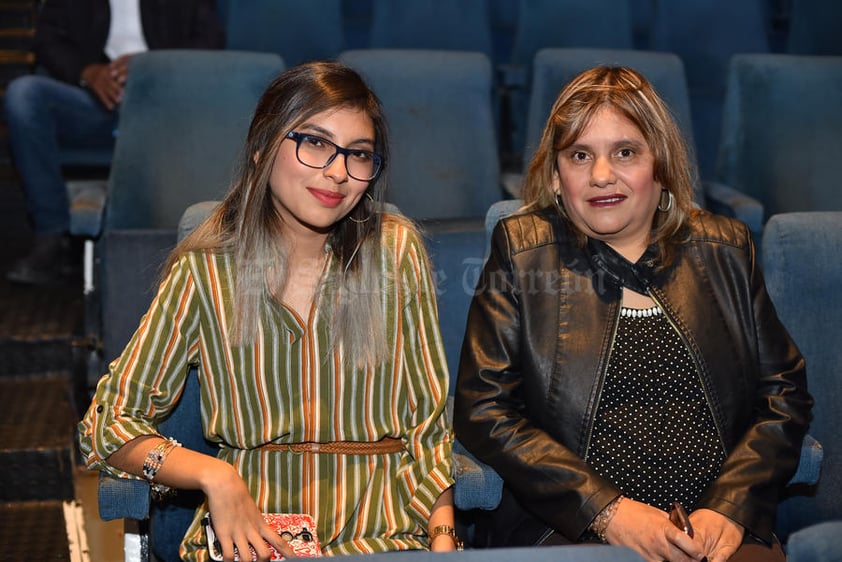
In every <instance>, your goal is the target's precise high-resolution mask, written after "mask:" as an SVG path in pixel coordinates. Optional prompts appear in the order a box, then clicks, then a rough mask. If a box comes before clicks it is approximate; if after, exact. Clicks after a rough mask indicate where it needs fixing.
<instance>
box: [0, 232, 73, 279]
mask: <svg viewBox="0 0 842 562" xmlns="http://www.w3.org/2000/svg"><path fill="white" fill-rule="evenodd" d="M71 254H72V252H71V247H70V238H69V237H68V236H65V235H61V234H42V235H36V236H35V240H34V242H33V244H32V250H31V251H30V252H29V255H28V256H26V257H24V258H21V259H20V260H18V261H17V262H15V264H14V265H13V266H12V267H11V268H10V269H9V270H8V271H7V272H6V279H8V280H9V281H11V282H13V283H22V284H26V285H51V284H53V283H57V282H59V281H61V280H62V279H63V277H64V276H65V275H66V273H67V271H68V268H69V266H70V265H71V264H70V260H71Z"/></svg>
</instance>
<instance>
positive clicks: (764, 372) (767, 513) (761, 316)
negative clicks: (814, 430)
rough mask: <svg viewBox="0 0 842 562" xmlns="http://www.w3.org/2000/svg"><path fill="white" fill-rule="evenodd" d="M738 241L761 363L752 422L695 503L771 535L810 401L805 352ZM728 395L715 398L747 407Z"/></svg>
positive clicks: (797, 453) (794, 466) (766, 536)
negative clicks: (743, 260) (745, 265)
mask: <svg viewBox="0 0 842 562" xmlns="http://www.w3.org/2000/svg"><path fill="white" fill-rule="evenodd" d="M743 239H744V240H745V241H746V242H745V244H744V245H743V247H744V248H747V254H748V255H747V261H748V267H746V268H744V269H742V271H745V272H746V273H747V278H745V279H743V283H744V284H745V285H746V286H747V291H748V298H747V301H748V302H749V303H750V306H751V311H750V312H748V313H747V314H748V315H751V318H748V319H746V321H745V325H746V326H753V327H754V333H753V334H751V333H750V334H747V336H748V338H749V339H753V340H754V341H756V346H757V347H756V349H757V357H756V361H757V365H758V366H757V369H756V371H755V372H757V378H756V380H754V381H749V384H753V391H754V392H753V397H754V402H753V404H751V409H752V411H751V416H750V417H751V421H750V422H749V424H748V426H747V428H746V430H745V432H744V433H743V434H742V435H741V436H740V437H739V438H738V439H737V441H736V442H735V444H734V446H733V448H732V449H731V451H730V452H729V454H728V457H727V459H726V460H725V463H724V465H723V466H722V469H721V470H720V473H719V476H718V477H717V479H716V480H715V481H714V482H713V483H712V484H711V485H710V486H709V487H708V489H707V490H706V491H705V492H704V494H703V495H702V497H701V498H700V500H699V502H698V503H697V507H706V508H709V509H712V510H714V511H718V512H720V513H723V514H725V515H727V516H728V517H730V518H731V519H733V520H735V521H737V522H739V523H740V524H742V525H743V526H744V527H745V528H746V530H747V532H749V533H751V534H753V535H755V536H757V537H759V538H761V539H763V540H766V541H770V540H771V538H772V533H773V531H774V521H775V513H776V509H777V505H778V502H779V501H780V499H781V497H780V496H781V492H782V490H783V489H784V487H785V486H786V483H787V482H788V481H789V479H790V478H791V477H792V475H793V474H794V473H795V471H796V469H797V467H798V461H799V458H800V448H799V445H800V443H801V441H802V440H803V437H804V434H805V433H806V432H807V428H808V425H809V423H810V419H811V408H812V404H813V399H812V397H811V396H810V394H809V393H808V391H807V379H806V371H805V363H804V358H803V357H802V355H801V353H800V352H799V350H798V348H797V347H796V345H795V343H794V342H793V341H792V339H791V338H790V336H789V334H788V332H787V331H786V328H785V327H784V326H783V325H782V323H781V321H780V320H779V319H778V316H777V312H776V311H775V307H774V305H773V304H772V301H771V300H770V298H769V295H768V294H767V292H766V286H765V283H764V281H763V277H762V274H761V272H760V270H759V268H758V267H757V263H756V256H755V251H754V245H753V243H752V242H751V239H750V235H749V234H748V231H747V229H746V230H745V232H744V233H743ZM734 270H735V271H736V270H737V269H734ZM734 310H735V311H736V310H740V308H739V307H737V306H735V307H734ZM728 399H729V397H728V396H720V400H721V401H722V404H723V408H725V409H734V408H738V407H742V409H743V410H745V406H741V405H738V404H728V402H727V401H728Z"/></svg>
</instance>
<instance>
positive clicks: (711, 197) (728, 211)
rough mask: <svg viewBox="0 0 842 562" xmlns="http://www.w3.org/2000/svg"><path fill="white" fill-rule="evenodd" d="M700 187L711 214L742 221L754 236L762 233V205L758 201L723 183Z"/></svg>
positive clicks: (705, 184) (703, 183)
mask: <svg viewBox="0 0 842 562" xmlns="http://www.w3.org/2000/svg"><path fill="white" fill-rule="evenodd" d="M702 187H703V189H704V193H705V199H706V203H707V205H706V206H707V208H708V209H710V210H711V212H713V213H716V214H718V215H725V216H728V217H733V218H735V219H738V220H741V221H743V222H744V223H746V224H747V225H748V227H749V229H750V230H751V232H752V234H753V235H755V236H758V235H759V234H760V233H761V232H762V231H763V204H762V203H761V202H760V201H758V200H757V199H755V198H753V197H751V196H749V195H746V194H745V193H743V192H741V191H738V190H736V189H734V188H733V187H731V186H728V185H725V184H724V183H718V182H713V181H705V182H702Z"/></svg>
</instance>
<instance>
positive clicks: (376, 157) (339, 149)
mask: <svg viewBox="0 0 842 562" xmlns="http://www.w3.org/2000/svg"><path fill="white" fill-rule="evenodd" d="M284 138H285V139H290V140H293V141H295V158H296V159H298V161H299V162H300V163H301V164H303V165H304V166H307V167H308V168H313V169H314V170H324V169H325V168H327V167H328V166H330V165H331V164H333V161H334V160H336V156H337V155H338V154H341V155H342V156H344V157H345V171H346V172H347V173H348V176H349V177H351V178H353V179H355V180H357V181H374V180H375V179H377V176H379V175H380V172H382V171H383V162H384V161H385V158H383V155H381V154H378V153H376V152H374V151H373V150H362V149H359V148H345V147H343V146H339V145H338V144H336V143H335V142H333V141H332V140H329V139H326V138H324V137H322V136H319V135H314V134H312V133H299V132H298V131H290V132H288V133H287V134H286V135H284ZM305 138H314V139H318V140H320V141H322V142H324V143H325V144H329V145H332V146H333V148H334V151H333V154H332V155H331V156H330V157H329V158H328V159H327V162H325V163H324V165H322V166H314V165H312V164H308V163H307V162H304V161H303V160H302V159H301V156H299V154H298V151H299V150H300V149H301V142H302V141H303V140H304V139H305ZM355 152H365V153H367V154H370V155H371V161H372V164H373V165H374V166H376V167H377V169H376V170H375V172H374V174H373V175H372V176H371V177H370V178H368V179H361V178H358V177H357V176H355V175H354V174H352V173H351V170H350V169H348V155H349V154H353V153H355Z"/></svg>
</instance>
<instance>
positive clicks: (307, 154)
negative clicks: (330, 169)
mask: <svg viewBox="0 0 842 562" xmlns="http://www.w3.org/2000/svg"><path fill="white" fill-rule="evenodd" d="M292 135H293V134H290V137H291V138H293V139H295V141H296V143H297V145H298V146H297V149H296V155H297V156H298V160H299V161H300V162H301V163H302V164H304V165H305V166H310V167H312V168H325V167H327V166H329V165H330V163H331V162H332V161H333V159H334V158H335V157H336V156H337V155H338V154H339V153H342V154H343V155H344V156H345V169H346V170H347V171H348V175H349V176H351V177H352V178H354V179H355V180H359V181H369V180H371V179H373V178H374V177H375V176H376V175H377V173H378V172H379V171H380V157H379V156H378V155H377V154H375V153H373V152H371V151H369V150H354V149H352V148H342V147H340V146H338V145H336V144H335V143H332V142H330V141H329V140H327V139H323V138H321V137H318V136H315V135H307V134H302V133H297V134H295V136H292Z"/></svg>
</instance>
